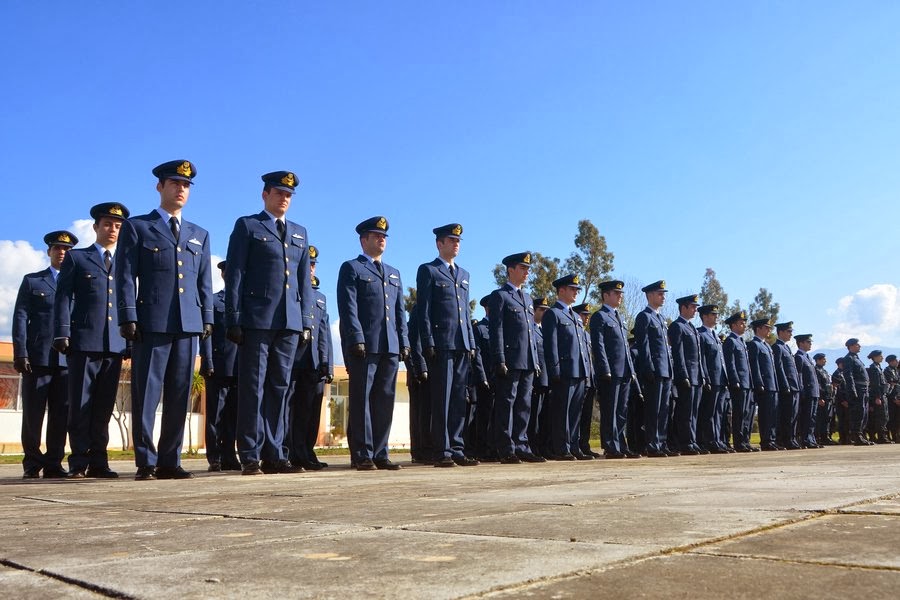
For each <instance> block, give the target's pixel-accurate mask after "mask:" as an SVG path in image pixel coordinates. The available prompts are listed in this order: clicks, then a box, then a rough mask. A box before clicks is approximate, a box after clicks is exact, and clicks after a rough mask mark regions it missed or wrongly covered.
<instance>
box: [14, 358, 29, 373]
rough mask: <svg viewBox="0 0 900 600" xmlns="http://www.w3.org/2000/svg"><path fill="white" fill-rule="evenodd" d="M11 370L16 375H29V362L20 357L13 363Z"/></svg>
mask: <svg viewBox="0 0 900 600" xmlns="http://www.w3.org/2000/svg"><path fill="white" fill-rule="evenodd" d="M13 368H14V369H15V370H16V372H17V373H31V361H29V360H28V357H27V356H22V357H21V358H17V359H16V360H14V361H13Z"/></svg>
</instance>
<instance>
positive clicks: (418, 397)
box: [406, 371, 434, 461]
mask: <svg viewBox="0 0 900 600" xmlns="http://www.w3.org/2000/svg"><path fill="white" fill-rule="evenodd" d="M406 377H407V381H406V387H407V389H408V390H409V453H410V457H411V458H412V459H413V460H417V461H419V460H422V461H425V460H431V459H432V458H433V457H434V450H433V449H432V446H431V390H430V385H429V383H428V382H427V381H426V382H425V383H419V382H418V381H414V380H413V378H412V374H411V373H410V372H409V371H407V372H406Z"/></svg>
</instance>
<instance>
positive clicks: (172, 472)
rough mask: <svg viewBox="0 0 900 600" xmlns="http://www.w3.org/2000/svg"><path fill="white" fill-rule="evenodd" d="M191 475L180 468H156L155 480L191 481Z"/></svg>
mask: <svg viewBox="0 0 900 600" xmlns="http://www.w3.org/2000/svg"><path fill="white" fill-rule="evenodd" d="M193 477H194V474H193V473H188V472H187V471H185V470H184V469H182V468H181V466H177V467H156V478H157V479H192V478H193Z"/></svg>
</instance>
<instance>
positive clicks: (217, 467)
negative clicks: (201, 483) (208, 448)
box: [206, 462, 222, 473]
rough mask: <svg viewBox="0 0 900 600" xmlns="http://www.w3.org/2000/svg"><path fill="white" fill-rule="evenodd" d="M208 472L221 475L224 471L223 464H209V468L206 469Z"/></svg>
mask: <svg viewBox="0 0 900 600" xmlns="http://www.w3.org/2000/svg"><path fill="white" fill-rule="evenodd" d="M206 470H207V471H209V472H210V473H219V472H221V471H222V463H217V462H214V463H209V466H208V467H206Z"/></svg>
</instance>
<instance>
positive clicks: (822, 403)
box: [813, 352, 890, 446]
mask: <svg viewBox="0 0 900 600" xmlns="http://www.w3.org/2000/svg"><path fill="white" fill-rule="evenodd" d="M888 358H890V357H888ZM813 360H814V361H815V363H816V379H817V380H818V382H819V392H820V394H821V396H820V397H819V406H818V408H817V409H816V442H817V443H818V444H819V445H820V446H834V445H836V444H837V442H835V441H834V440H832V439H831V420H832V419H833V418H834V404H835V402H834V397H835V390H834V385H833V384H832V382H831V375H830V374H829V373H828V370H827V369H825V363H827V362H828V359H827V358H826V357H825V355H824V354H823V353H821V352H817V353H816V354H815V356H813Z"/></svg>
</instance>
